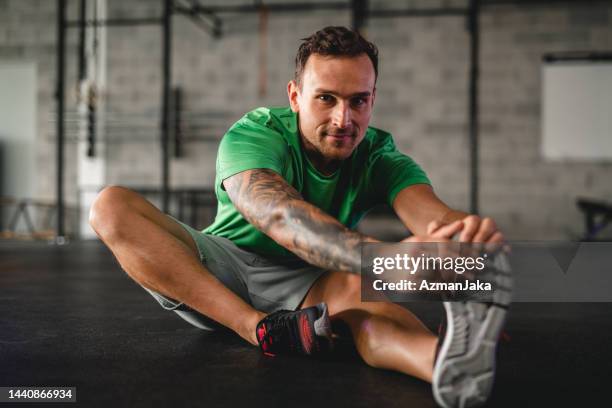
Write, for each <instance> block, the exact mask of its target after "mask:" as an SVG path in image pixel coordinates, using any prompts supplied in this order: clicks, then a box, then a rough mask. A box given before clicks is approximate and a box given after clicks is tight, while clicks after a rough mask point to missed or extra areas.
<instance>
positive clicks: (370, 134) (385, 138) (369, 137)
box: [364, 126, 394, 150]
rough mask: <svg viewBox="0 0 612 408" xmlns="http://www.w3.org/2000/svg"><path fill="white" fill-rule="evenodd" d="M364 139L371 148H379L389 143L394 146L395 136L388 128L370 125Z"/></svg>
mask: <svg viewBox="0 0 612 408" xmlns="http://www.w3.org/2000/svg"><path fill="white" fill-rule="evenodd" d="M364 141H365V142H366V143H365V144H367V146H368V147H369V148H370V149H371V150H374V149H377V148H380V147H382V146H385V145H389V144H390V145H392V146H394V143H393V136H392V135H391V133H390V132H387V131H386V130H382V129H379V128H376V127H374V126H368V129H367V130H366V134H365V137H364Z"/></svg>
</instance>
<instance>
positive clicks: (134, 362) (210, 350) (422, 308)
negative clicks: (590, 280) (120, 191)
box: [0, 242, 612, 408]
mask: <svg viewBox="0 0 612 408" xmlns="http://www.w3.org/2000/svg"><path fill="white" fill-rule="evenodd" d="M407 307H409V308H410V309H411V310H413V311H414V312H415V313H416V314H417V315H419V316H420V317H421V318H422V319H423V320H424V321H425V322H426V324H428V325H429V326H430V327H431V328H435V327H436V326H437V324H438V322H439V318H440V316H441V315H440V312H441V306H440V305H438V304H435V303H419V304H410V305H407ZM611 311H612V304H608V303H592V304H576V303H574V304H524V303H523V304H514V305H513V307H512V310H511V314H510V317H509V320H508V324H507V326H506V332H507V333H508V335H509V337H510V338H509V340H505V341H502V342H501V343H500V346H499V349H498V375H497V377H496V384H495V388H494V393H493V396H492V398H491V401H490V403H489V405H490V406H504V407H516V406H575V405H578V404H580V405H583V406H584V405H593V404H595V403H596V402H599V404H604V405H607V404H608V403H606V402H605V401H606V400H607V397H608V395H609V392H606V391H609V389H610V386H609V382H610V373H611V372H612V370H611V369H612V362H611V361H612V348H611V347H610V339H611V337H612V336H611V335H610V334H611V333H612V318H611V317H612V314H611V313H610V312H611ZM0 386H75V387H77V401H78V404H79V405H83V406H111V405H112V406H129V407H139V406H143V407H151V406H162V407H170V406H198V407H201V406H250V407H253V406H255V407H257V406H266V407H271V406H309V407H313V406H316V407H327V406H335V407H344V406H351V407H362V406H363V407H371V406H377V407H394V406H397V407H433V406H435V403H434V401H433V398H432V396H431V392H430V386H429V385H428V384H426V383H424V382H422V381H419V380H415V379H413V378H410V377H408V376H404V375H401V374H397V373H392V372H386V371H382V370H376V369H373V368H370V367H368V366H366V365H365V364H364V363H362V362H361V361H360V360H359V358H358V356H357V355H356V354H355V353H354V351H353V350H352V349H351V348H350V347H346V346H345V347H342V348H340V350H339V351H338V353H337V354H336V355H335V356H334V357H332V358H331V359H329V360H313V359H307V358H300V357H276V358H268V357H264V356H262V355H261V354H260V352H259V351H258V350H257V349H256V348H255V347H252V346H250V345H248V344H247V343H245V342H244V341H242V340H241V339H240V338H238V337H237V336H235V335H233V334H232V333H229V332H214V333H209V332H204V331H201V330H199V329H196V328H193V327H191V326H190V325H188V324H187V323H185V322H184V321H182V320H181V319H179V318H178V317H177V316H176V315H175V314H174V313H172V312H166V311H164V310H162V309H161V308H160V307H159V306H158V305H157V303H156V302H155V301H154V300H153V298H152V297H151V296H150V295H148V294H147V293H146V292H145V291H144V290H142V289H141V288H140V287H139V286H137V285H136V284H135V283H133V282H132V281H131V280H130V279H129V278H128V277H127V275H125V274H124V273H123V272H122V271H121V270H120V268H119V266H118V264H117V263H116V262H115V261H114V260H113V258H112V255H111V254H110V252H109V251H107V250H106V249H105V248H104V247H103V246H102V245H101V244H100V243H97V242H90V243H72V244H69V245H66V246H60V247H58V246H52V245H46V244H35V243H23V242H17V243H8V242H3V243H0ZM2 406H5V405H3V404H1V403H0V408H1V407H2ZM55 406H57V405H55ZM70 406H74V404H70Z"/></svg>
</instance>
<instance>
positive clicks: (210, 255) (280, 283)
mask: <svg viewBox="0 0 612 408" xmlns="http://www.w3.org/2000/svg"><path fill="white" fill-rule="evenodd" d="M175 221H176V220H175ZM177 222H178V223H179V224H181V225H182V226H183V228H185V230H186V231H187V232H189V234H190V235H191V237H192V238H193V240H194V242H195V244H196V246H197V247H198V252H199V253H200V261H201V262H202V264H203V265H204V266H206V269H208V270H209V271H210V273H212V274H213V275H215V277H216V278H217V279H219V280H220V281H221V282H222V283H223V284H224V285H225V286H226V287H227V288H229V289H230V290H231V291H232V292H234V293H235V294H236V295H238V296H240V297H241V298H242V299H243V300H244V301H245V302H247V303H248V304H250V305H252V306H253V307H254V308H255V309H257V310H259V311H262V312H266V313H271V312H273V311H275V310H279V309H287V310H295V309H297V307H298V306H299V305H300V303H301V302H302V300H303V299H304V297H305V296H306V294H307V293H308V291H309V290H310V288H311V287H312V285H313V284H314V283H315V281H316V280H317V279H318V278H319V277H320V276H321V275H323V274H324V273H325V270H324V269H321V268H318V267H315V266H312V265H310V264H308V263H306V262H305V261H303V260H301V259H299V258H291V259H286V258H280V259H279V258H270V257H263V256H261V255H257V254H255V253H252V252H248V251H245V250H244V249H241V248H239V247H237V246H236V245H235V244H234V243H233V242H232V241H230V240H228V239H226V238H222V237H217V236H214V235H208V234H204V233H202V232H200V231H197V230H195V229H193V228H191V227H190V226H188V225H186V224H183V223H182V222H180V221H177ZM145 289H146V290H147V291H148V292H149V293H150V294H151V295H152V296H153V297H154V298H155V299H156V300H157V301H158V302H159V304H160V305H161V306H162V307H163V308H164V309H166V310H172V311H174V312H176V313H177V314H178V315H179V316H180V317H182V318H183V319H185V320H186V321H188V322H189V323H191V324H192V325H194V326H196V327H199V328H201V329H204V330H214V329H216V328H219V327H220V325H219V323H217V322H215V321H214V320H212V319H209V318H208V317H206V316H204V315H203V314H201V313H199V312H197V311H195V310H193V309H192V308H190V307H189V306H187V305H185V304H184V303H181V302H178V301H176V300H174V299H171V298H169V297H167V296H163V295H161V294H160V293H157V292H155V291H153V290H150V289H147V288H145Z"/></svg>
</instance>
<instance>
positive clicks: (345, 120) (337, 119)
mask: <svg viewBox="0 0 612 408" xmlns="http://www.w3.org/2000/svg"><path fill="white" fill-rule="evenodd" d="M332 120H333V125H334V126H336V127H339V128H341V129H344V128H347V127H349V126H350V125H351V107H350V105H349V104H348V103H347V102H339V103H338V104H336V106H335V107H334V112H333V118H332Z"/></svg>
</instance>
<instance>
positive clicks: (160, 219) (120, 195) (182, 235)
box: [109, 186, 198, 255]
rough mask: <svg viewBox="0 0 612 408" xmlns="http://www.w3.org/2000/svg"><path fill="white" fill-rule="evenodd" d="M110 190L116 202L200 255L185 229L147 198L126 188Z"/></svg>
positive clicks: (115, 187)
mask: <svg viewBox="0 0 612 408" xmlns="http://www.w3.org/2000/svg"><path fill="white" fill-rule="evenodd" d="M109 189H113V191H112V193H113V194H115V195H116V196H117V200H116V201H118V202H121V203H122V204H125V205H127V207H128V209H129V210H131V211H136V212H138V213H139V214H140V215H142V216H143V217H145V218H146V219H148V220H149V221H151V222H153V223H154V224H156V225H157V226H159V227H160V228H162V229H163V230H165V231H166V232H168V233H170V234H171V235H173V236H174V237H175V238H177V239H178V240H179V241H181V242H183V243H184V244H185V245H186V246H187V247H188V248H189V249H190V250H191V251H192V252H193V253H194V255H197V254H198V248H197V246H196V243H195V242H194V240H193V238H192V236H191V235H190V234H189V233H188V232H187V231H185V228H183V226H182V225H181V224H179V223H178V222H177V221H176V220H174V219H173V218H172V217H169V216H168V215H166V214H164V213H163V212H162V211H160V210H159V209H158V208H157V207H155V206H154V205H153V204H152V203H151V202H149V201H148V200H147V199H146V198H144V197H143V196H141V195H140V194H138V193H136V192H135V191H132V190H130V189H127V188H125V187H118V186H114V187H109Z"/></svg>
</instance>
